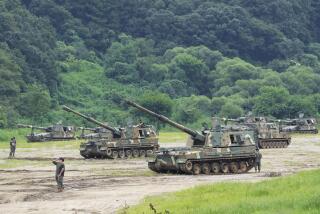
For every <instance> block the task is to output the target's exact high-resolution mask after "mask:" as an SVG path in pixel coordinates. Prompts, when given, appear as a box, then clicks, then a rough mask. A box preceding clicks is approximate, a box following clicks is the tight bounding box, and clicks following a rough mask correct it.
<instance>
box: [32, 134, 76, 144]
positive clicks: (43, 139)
mask: <svg viewBox="0 0 320 214" xmlns="http://www.w3.org/2000/svg"><path fill="white" fill-rule="evenodd" d="M26 138H27V141H28V142H30V143H36V142H47V141H68V140H75V139H76V138H75V137H50V136H45V135H39V134H37V135H27V136H26Z"/></svg>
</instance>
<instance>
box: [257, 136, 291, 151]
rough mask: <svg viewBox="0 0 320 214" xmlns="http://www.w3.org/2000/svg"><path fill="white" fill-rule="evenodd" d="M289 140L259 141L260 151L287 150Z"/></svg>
mask: <svg viewBox="0 0 320 214" xmlns="http://www.w3.org/2000/svg"><path fill="white" fill-rule="evenodd" d="M290 143H291V138H274V139H259V148H260V149H274V148H287V147H288V146H289V144H290Z"/></svg>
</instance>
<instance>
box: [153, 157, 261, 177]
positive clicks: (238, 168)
mask: <svg viewBox="0 0 320 214" xmlns="http://www.w3.org/2000/svg"><path fill="white" fill-rule="evenodd" d="M254 163H255V157H251V158H236V159H223V160H187V162H186V163H183V164H179V170H168V169H163V168H161V166H160V165H159V164H157V162H156V163H155V162H149V163H148V167H149V169H150V170H152V171H154V172H157V173H168V172H169V173H170V172H171V173H179V174H187V175H199V174H206V175H219V174H238V173H246V172H248V171H249V170H250V169H252V168H253V167H254Z"/></svg>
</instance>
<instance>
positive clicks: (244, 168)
mask: <svg viewBox="0 0 320 214" xmlns="http://www.w3.org/2000/svg"><path fill="white" fill-rule="evenodd" d="M247 170H248V166H247V163H246V162H245V161H241V162H240V164H239V172H240V173H245V172H247Z"/></svg>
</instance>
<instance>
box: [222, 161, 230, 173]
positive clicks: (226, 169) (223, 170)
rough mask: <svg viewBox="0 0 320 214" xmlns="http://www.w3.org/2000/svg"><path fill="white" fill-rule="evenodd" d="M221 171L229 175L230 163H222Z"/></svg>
mask: <svg viewBox="0 0 320 214" xmlns="http://www.w3.org/2000/svg"><path fill="white" fill-rule="evenodd" d="M221 171H222V172H223V173H224V174H227V173H229V164H228V163H222V164H221Z"/></svg>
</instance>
